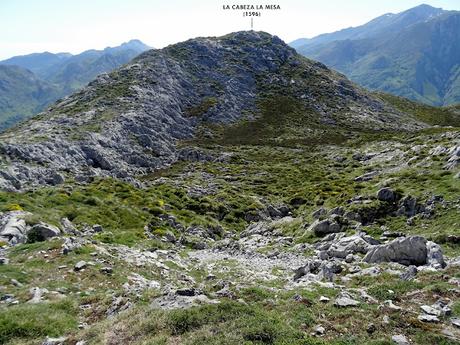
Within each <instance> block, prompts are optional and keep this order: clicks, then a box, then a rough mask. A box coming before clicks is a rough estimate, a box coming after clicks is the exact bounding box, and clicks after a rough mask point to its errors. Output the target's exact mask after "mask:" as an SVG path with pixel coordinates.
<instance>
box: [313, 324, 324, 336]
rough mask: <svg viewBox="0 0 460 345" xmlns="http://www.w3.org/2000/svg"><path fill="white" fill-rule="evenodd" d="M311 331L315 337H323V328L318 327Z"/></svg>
mask: <svg viewBox="0 0 460 345" xmlns="http://www.w3.org/2000/svg"><path fill="white" fill-rule="evenodd" d="M313 331H314V334H315V335H324V333H325V332H326V329H325V328H324V327H323V326H321V325H318V326H316V327H315V328H314V329H313Z"/></svg>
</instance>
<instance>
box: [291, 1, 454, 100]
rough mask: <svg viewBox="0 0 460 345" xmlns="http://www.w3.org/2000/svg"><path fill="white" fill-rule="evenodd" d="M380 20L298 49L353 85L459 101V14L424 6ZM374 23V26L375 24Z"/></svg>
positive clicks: (418, 98) (329, 35) (411, 96)
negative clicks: (342, 74)
mask: <svg viewBox="0 0 460 345" xmlns="http://www.w3.org/2000/svg"><path fill="white" fill-rule="evenodd" d="M387 17H388V19H385V18H386V16H384V17H379V18H377V19H376V20H374V21H377V22H378V23H380V22H388V21H390V23H385V25H383V26H381V27H380V26H378V30H376V29H375V28H373V26H375V25H371V24H373V22H374V21H371V22H370V23H368V24H366V25H363V26H361V27H358V28H353V30H351V29H350V30H351V31H352V32H348V31H347V32H348V33H347V34H343V33H341V32H338V33H334V34H326V35H322V36H318V38H317V39H313V40H310V41H312V42H310V41H309V42H307V44H304V45H302V46H300V47H298V48H297V49H298V51H299V52H300V53H301V54H303V55H305V56H308V57H311V58H313V59H317V60H319V61H321V62H323V63H325V64H326V65H328V66H330V67H331V68H334V69H337V70H338V71H341V72H343V73H345V74H346V75H347V76H348V77H350V78H351V79H352V80H353V81H355V82H357V83H359V84H361V85H363V86H365V87H367V88H370V89H373V90H381V91H385V92H389V93H393V94H396V95H399V96H403V97H407V98H410V99H413V100H416V101H420V102H424V103H427V104H431V105H448V104H454V103H456V102H459V101H460V94H459V87H458V85H459V83H460V81H459V65H458V58H457V57H458V56H459V54H460V46H459V45H460V43H459V41H460V40H459V38H460V12H455V11H441V10H439V9H435V8H431V10H430V8H429V7H426V6H424V7H423V11H421V8H420V7H416V8H414V9H411V10H408V11H405V12H402V13H400V14H397V15H389V16H387ZM374 24H375V23H374Z"/></svg>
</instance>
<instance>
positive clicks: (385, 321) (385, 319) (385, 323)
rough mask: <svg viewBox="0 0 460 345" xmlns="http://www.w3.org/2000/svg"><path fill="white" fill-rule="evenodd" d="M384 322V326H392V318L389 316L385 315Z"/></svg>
mask: <svg viewBox="0 0 460 345" xmlns="http://www.w3.org/2000/svg"><path fill="white" fill-rule="evenodd" d="M382 322H383V324H384V325H389V324H390V317H389V316H388V315H383V319H382Z"/></svg>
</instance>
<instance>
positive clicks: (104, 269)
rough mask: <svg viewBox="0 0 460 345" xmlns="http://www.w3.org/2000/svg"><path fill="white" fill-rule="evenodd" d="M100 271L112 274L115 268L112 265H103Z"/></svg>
mask: <svg viewBox="0 0 460 345" xmlns="http://www.w3.org/2000/svg"><path fill="white" fill-rule="evenodd" d="M100 272H101V273H103V274H107V275H110V274H112V273H113V268H112V267H109V266H106V267H102V268H101V269H100Z"/></svg>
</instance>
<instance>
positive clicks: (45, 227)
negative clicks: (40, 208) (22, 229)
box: [27, 223, 61, 242]
mask: <svg viewBox="0 0 460 345" xmlns="http://www.w3.org/2000/svg"><path fill="white" fill-rule="evenodd" d="M60 234H61V230H59V229H58V228H57V227H55V226H54V225H50V224H46V223H38V224H35V225H34V226H32V228H31V229H30V230H29V231H28V232H27V241H28V242H41V241H46V240H47V239H49V238H52V237H56V236H59V235H60Z"/></svg>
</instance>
